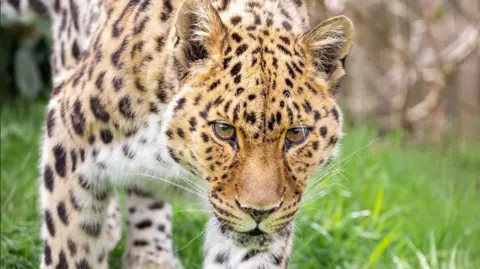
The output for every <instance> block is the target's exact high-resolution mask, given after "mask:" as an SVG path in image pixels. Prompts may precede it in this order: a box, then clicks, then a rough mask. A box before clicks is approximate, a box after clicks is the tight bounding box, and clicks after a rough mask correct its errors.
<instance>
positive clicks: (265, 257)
mask: <svg viewBox="0 0 480 269" xmlns="http://www.w3.org/2000/svg"><path fill="white" fill-rule="evenodd" d="M292 245H293V234H292V232H291V231H289V232H287V233H286V234H285V235H279V236H278V237H277V238H276V240H275V242H274V243H273V244H272V245H271V246H270V247H269V248H267V249H263V250H258V249H249V248H242V247H238V246H236V245H235V244H234V243H233V241H232V240H231V239H229V238H227V237H226V235H225V231H222V229H221V228H220V227H219V226H218V224H217V220H215V219H212V220H210V222H209V225H208V228H207V232H206V238H205V244H204V252H205V260H204V262H203V269H252V268H261V269H287V268H288V262H289V259H290V255H291V251H292Z"/></svg>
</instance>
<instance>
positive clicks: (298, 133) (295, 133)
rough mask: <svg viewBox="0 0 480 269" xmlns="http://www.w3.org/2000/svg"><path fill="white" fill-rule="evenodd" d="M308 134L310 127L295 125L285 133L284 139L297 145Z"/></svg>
mask: <svg viewBox="0 0 480 269" xmlns="http://www.w3.org/2000/svg"><path fill="white" fill-rule="evenodd" d="M309 134H310V128H308V127H295V128H292V129H289V130H288V131H287V134H286V135H285V140H286V142H287V143H288V144H290V145H297V144H300V143H303V142H304V141H305V139H307V137H308V135H309Z"/></svg>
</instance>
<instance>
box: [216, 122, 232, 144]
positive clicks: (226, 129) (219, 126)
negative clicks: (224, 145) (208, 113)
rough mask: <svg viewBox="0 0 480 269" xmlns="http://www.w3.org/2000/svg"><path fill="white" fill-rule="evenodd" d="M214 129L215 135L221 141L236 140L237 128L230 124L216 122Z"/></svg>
mask: <svg viewBox="0 0 480 269" xmlns="http://www.w3.org/2000/svg"><path fill="white" fill-rule="evenodd" d="M212 128H213V132H214V133H215V135H216V136H217V137H218V138H219V139H221V140H225V141H232V140H234V139H235V128H234V127H233V126H232V125H230V124H228V123H225V122H221V121H219V122H214V123H212Z"/></svg>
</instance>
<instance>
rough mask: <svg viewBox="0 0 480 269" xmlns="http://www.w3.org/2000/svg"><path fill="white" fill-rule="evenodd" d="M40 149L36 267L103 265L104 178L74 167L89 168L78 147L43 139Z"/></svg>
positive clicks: (107, 188)
mask: <svg viewBox="0 0 480 269" xmlns="http://www.w3.org/2000/svg"><path fill="white" fill-rule="evenodd" d="M43 152H44V154H43V162H42V177H43V184H41V191H40V194H41V208H42V215H43V219H44V221H43V224H42V239H43V254H42V259H41V268H45V269H46V268H100V269H101V268H107V267H108V265H107V260H108V257H107V256H108V252H109V250H110V249H111V247H112V246H111V244H110V243H109V242H110V240H109V238H108V233H107V230H108V229H107V227H106V226H107V225H106V222H107V212H108V207H109V204H110V201H111V199H110V198H111V197H112V195H113V187H112V185H111V184H110V181H109V179H108V178H105V177H103V176H102V175H101V174H96V175H94V173H88V175H87V174H83V173H81V172H80V171H92V170H94V169H95V168H93V167H86V166H87V164H85V162H84V160H85V155H86V153H85V150H84V149H83V148H69V147H67V146H66V145H65V144H62V143H51V142H50V141H47V142H46V143H45V144H44V151H43Z"/></svg>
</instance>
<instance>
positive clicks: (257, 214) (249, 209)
mask: <svg viewBox="0 0 480 269" xmlns="http://www.w3.org/2000/svg"><path fill="white" fill-rule="evenodd" d="M235 202H236V204H237V207H238V208H239V209H240V210H242V211H243V212H245V213H247V214H248V215H250V216H251V217H252V218H253V219H254V220H255V222H257V223H260V222H262V221H263V220H264V219H266V218H267V217H268V216H269V215H271V214H272V213H274V212H275V211H277V210H278V209H279V208H280V207H281V206H282V203H283V199H282V200H281V201H280V202H279V203H277V204H275V205H271V206H267V207H261V208H258V207H253V206H250V205H246V204H242V203H241V202H240V201H239V200H238V199H235Z"/></svg>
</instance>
